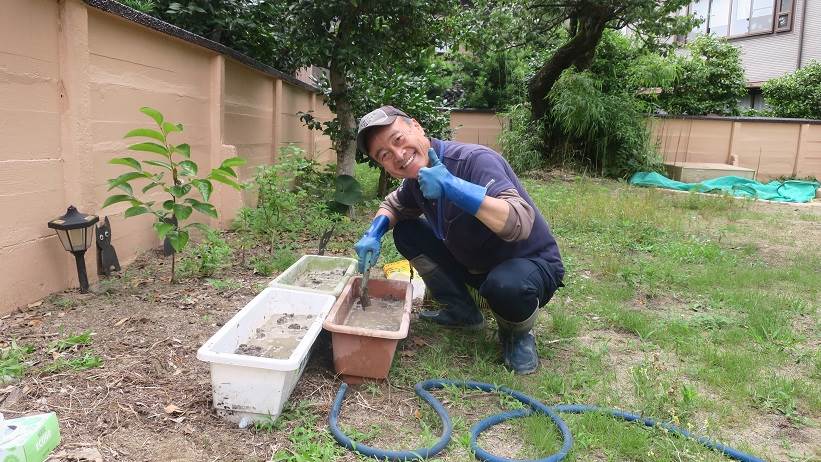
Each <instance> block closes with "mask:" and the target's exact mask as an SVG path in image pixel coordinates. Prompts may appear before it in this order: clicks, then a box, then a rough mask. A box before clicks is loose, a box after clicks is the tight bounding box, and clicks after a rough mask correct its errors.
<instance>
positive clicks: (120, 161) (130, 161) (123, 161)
mask: <svg viewBox="0 0 821 462" xmlns="http://www.w3.org/2000/svg"><path fill="white" fill-rule="evenodd" d="M108 163H109V164H114V165H127V166H129V167H131V168H133V169H134V170H139V171H142V169H143V166H142V165H140V161H138V160H137V159H135V158H133V157H115V158H113V159H111V160H109V161H108Z"/></svg>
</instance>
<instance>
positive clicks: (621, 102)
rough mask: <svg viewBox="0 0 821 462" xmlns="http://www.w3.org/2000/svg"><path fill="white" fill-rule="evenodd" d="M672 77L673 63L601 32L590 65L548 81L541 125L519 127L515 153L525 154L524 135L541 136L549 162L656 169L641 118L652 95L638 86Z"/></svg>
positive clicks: (614, 170)
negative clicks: (521, 146)
mask: <svg viewBox="0 0 821 462" xmlns="http://www.w3.org/2000/svg"><path fill="white" fill-rule="evenodd" d="M674 76H675V70H674V68H673V66H672V65H670V64H669V63H667V62H666V60H664V59H662V58H661V57H660V56H659V55H657V54H655V53H653V50H650V49H647V48H646V47H645V46H644V45H642V44H640V43H638V42H635V41H632V40H631V39H630V38H627V37H624V36H623V35H621V34H619V33H618V32H615V31H605V33H604V35H603V36H602V40H601V42H600V43H599V45H598V47H597V48H596V55H595V58H594V60H593V62H592V64H591V66H590V68H589V69H588V70H586V71H584V72H578V71H576V70H575V69H572V68H571V69H567V70H565V71H564V72H563V73H562V76H561V77H560V78H559V80H558V81H557V82H556V83H555V84H554V85H553V88H552V89H551V91H550V93H549V94H548V101H549V108H550V109H549V112H548V114H547V116H546V117H545V126H544V128H543V129H541V128H540V127H524V128H522V130H521V133H522V136H521V138H520V141H521V142H523V143H525V148H524V149H521V150H519V152H523V153H524V155H525V157H524V158H525V159H530V157H529V156H531V152H530V148H529V146H531V145H532V141H530V140H531V139H532V140H536V139H538V138H539V137H541V138H542V139H545V140H546V141H547V146H546V148H545V151H544V154H543V155H544V157H545V158H546V160H547V161H549V162H550V163H552V164H560V165H570V166H573V167H575V168H581V169H585V170H592V171H594V172H596V173H598V174H603V175H607V176H613V177H626V176H629V175H630V174H632V173H633V172H635V171H639V170H656V169H658V167H659V164H660V158H659V155H658V154H657V153H656V151H655V148H654V146H653V145H652V143H651V142H650V137H649V133H648V130H647V126H646V121H645V117H646V114H647V113H649V112H650V111H651V110H652V108H653V106H654V105H655V98H654V97H653V96H650V95H646V93H647V92H644V91H642V90H644V89H646V88H658V87H661V86H663V85H666V84H669V83H670V82H671V81H672V79H673V78H674ZM528 129H529V130H530V131H527V130H528ZM539 130H544V132H543V133H544V134H543V135H542V134H539V133H538V131H539ZM528 137H529V138H528ZM513 141H514V142H517V140H515V139H514V140H513Z"/></svg>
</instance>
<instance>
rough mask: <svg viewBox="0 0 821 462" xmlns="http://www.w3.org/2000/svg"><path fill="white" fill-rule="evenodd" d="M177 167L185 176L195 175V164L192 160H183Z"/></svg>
mask: <svg viewBox="0 0 821 462" xmlns="http://www.w3.org/2000/svg"><path fill="white" fill-rule="evenodd" d="M177 165H179V166H180V167H182V169H183V172H184V173H183V175H185V176H193V175H196V174H197V164H196V162H194V161H193V160H184V161H182V162H180V163H179V164H177Z"/></svg>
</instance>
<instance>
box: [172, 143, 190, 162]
mask: <svg viewBox="0 0 821 462" xmlns="http://www.w3.org/2000/svg"><path fill="white" fill-rule="evenodd" d="M174 152H178V153H180V154H182V156H183V157H185V158H186V159H190V158H191V146H189V145H188V143H183V144H178V145H176V146H174Z"/></svg>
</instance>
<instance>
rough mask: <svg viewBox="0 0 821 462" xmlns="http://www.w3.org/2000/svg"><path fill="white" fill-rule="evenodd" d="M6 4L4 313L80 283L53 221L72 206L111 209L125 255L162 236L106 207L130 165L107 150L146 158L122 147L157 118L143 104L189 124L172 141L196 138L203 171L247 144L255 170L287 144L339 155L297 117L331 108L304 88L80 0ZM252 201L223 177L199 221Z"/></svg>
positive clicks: (1, 87)
mask: <svg viewBox="0 0 821 462" xmlns="http://www.w3.org/2000/svg"><path fill="white" fill-rule="evenodd" d="M2 3H3V14H2V15H1V16H0V137H2V139H3V143H2V144H0V210H2V217H3V218H2V219H1V220H2V221H0V275H2V277H0V313H3V312H7V311H9V310H12V309H14V308H16V307H18V306H21V305H25V304H27V303H31V302H33V301H36V300H38V299H40V298H42V297H44V296H46V295H48V294H49V293H51V292H55V291H59V290H62V289H64V288H66V287H76V286H77V274H76V269H75V267H74V260H73V258H72V257H71V255H70V254H69V253H68V252H66V251H64V250H63V249H62V246H61V245H60V244H59V241H58V239H57V238H56V236H55V235H54V233H53V231H52V230H50V229H48V228H47V226H46V223H47V222H48V220H50V219H52V218H54V217H56V216H58V215H60V214H62V213H64V212H65V209H66V207H67V206H68V205H69V204H74V205H76V206H77V207H78V208H79V209H80V210H81V211H83V212H86V213H96V214H99V215H100V216H101V217H103V216H106V215H107V216H109V217H110V220H111V222H112V228H113V238H114V239H113V244H114V246H115V247H116V248H117V254H118V256H119V258H120V261H121V262H122V263H128V262H130V261H132V260H133V259H134V257H135V256H136V255H137V254H138V253H139V252H141V251H144V250H146V249H148V248H151V247H154V246H157V245H158V244H159V242H158V240H157V238H156V236H155V235H154V233H153V231H152V229H151V220H150V218H149V217H147V216H141V217H135V218H130V219H128V220H126V219H124V218H123V217H122V212H123V211H124V209H125V208H126V207H125V206H124V205H123V204H115V205H114V206H111V207H108V208H106V209H105V210H100V205H101V204H102V202H103V201H104V200H105V198H106V197H107V196H108V195H109V192H108V191H107V185H106V180H107V179H109V178H113V177H115V176H117V175H118V174H120V173H122V172H124V171H126V169H125V168H124V167H122V166H116V165H110V164H109V163H108V161H109V160H110V159H111V158H112V157H117V156H124V155H128V156H132V157H137V158H150V157H151V154H144V155H141V154H140V153H137V152H131V151H127V149H126V148H127V146H128V144H129V140H124V139H123V135H124V134H125V133H126V132H127V131H129V130H130V129H133V128H137V127H148V126H150V125H151V124H152V123H153V121H151V119H149V118H148V117H146V116H145V115H143V114H142V113H140V112H139V108H140V107H142V106H151V107H154V108H156V109H158V110H160V111H161V112H162V113H163V114H164V115H165V116H166V118H167V119H168V120H171V121H174V122H181V123H183V125H184V127H185V129H184V131H183V133H182V134H180V135H176V136H174V135H172V136H173V137H172V138H171V140H172V141H173V142H175V143H176V144H179V143H183V142H186V143H189V144H190V145H191V150H192V157H193V159H194V160H195V161H196V162H197V163H198V164H199V167H200V171H201V172H207V171H208V170H210V168H212V167H214V166H217V165H218V164H219V163H220V162H221V161H222V160H223V159H225V158H227V157H231V156H235V155H239V156H242V157H245V158H246V159H248V160H249V165H248V166H247V167H244V168H243V169H242V170H241V172H240V174H241V177H242V178H243V179H248V178H250V177H251V175H252V172H253V168H254V167H255V166H256V165H263V164H269V163H271V162H273V161H274V160H275V154H274V153H275V151H276V150H275V147H277V146H280V145H282V144H285V143H288V142H293V143H296V144H298V145H299V146H300V147H302V148H304V149H307V150H309V152H308V155H309V156H311V157H312V158H316V157H322V158H325V159H327V158H330V159H333V157H334V156H329V155H328V146H329V145H330V143H329V141H328V140H327V139H326V138H324V137H323V136H321V135H319V134H317V133H313V132H309V131H308V130H307V129H306V128H305V127H303V126H302V124H301V123H300V122H299V120H298V118H297V115H296V114H297V112H298V111H309V110H311V109H317V110H319V111H321V112H322V113H323V114H324V116H329V112H328V111H327V108H326V107H325V106H324V104H321V103H318V100H317V97H316V96H315V91H313V90H311V89H309V88H306V87H305V86H300V85H298V84H295V83H291V82H290V81H283V80H282V79H281V78H280V77H279V76H277V75H275V74H268V73H266V72H262V71H260V70H257V69H256V68H252V67H250V66H248V65H245V64H242V63H240V62H238V61H235V60H233V59H232V58H229V57H226V56H223V55H222V54H220V53H218V52H216V51H214V50H213V49H209V48H204V47H202V46H199V45H196V44H194V43H191V42H187V41H185V40H181V39H177V38H174V37H171V36H169V35H166V34H163V33H160V32H157V31H155V30H153V29H150V28H147V27H144V26H142V25H138V24H136V23H133V22H131V21H128V20H125V19H123V18H121V17H119V16H116V15H112V14H109V13H105V12H102V11H100V10H97V9H95V8H92V7H89V6H87V5H86V4H85V3H84V2H81V1H80V0H64V1H61V2H58V1H56V0H4V1H3V2H2ZM278 92H279V93H278ZM317 106H318V107H317ZM323 111H324V112H323ZM317 148H321V149H319V150H317ZM135 189H136V188H135ZM154 195H155V196H156V197H155V198H159V197H160V194H159V192H156V193H154ZM249 201H250V198H248V197H245V198H243V197H242V196H241V195H240V194H239V193H237V192H235V191H233V190H231V189H230V188H227V187H222V186H220V185H217V187H216V192H215V194H214V196H213V199H212V202H213V203H214V205H215V206H216V207H217V208H218V210H219V211H220V214H221V219H220V220H219V222H217V221H214V220H206V219H204V218H198V221H201V222H209V223H210V224H211V225H215V226H225V225H226V224H227V223H228V222H229V221H230V219H231V217H232V216H233V214H234V213H235V211H236V210H237V209H238V208H239V207H241V206H242V205H243V204H247V203H249ZM95 255H96V251H95V249H91V250H89V252H88V253H87V254H86V263H87V270H88V273H89V277H90V279H91V280H92V281H93V280H95V279H96V276H95V273H96V267H95V258H96V257H95Z"/></svg>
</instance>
